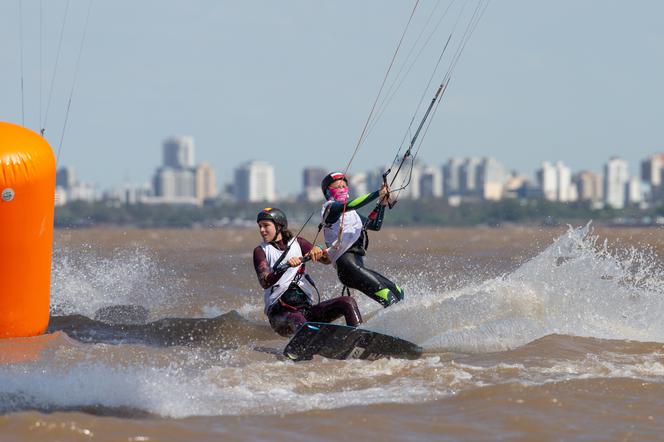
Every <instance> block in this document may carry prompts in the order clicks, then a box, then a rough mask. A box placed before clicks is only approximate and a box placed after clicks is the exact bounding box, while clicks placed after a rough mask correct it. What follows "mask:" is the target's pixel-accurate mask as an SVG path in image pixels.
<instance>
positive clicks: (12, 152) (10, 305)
mask: <svg viewBox="0 0 664 442" xmlns="http://www.w3.org/2000/svg"><path fill="white" fill-rule="evenodd" d="M54 206H55V157H54V155H53V151H52V149H51V146H50V145H49V144H48V143H47V142H46V140H45V139H44V138H42V137H41V136H40V135H38V134H37V133H35V132H33V131H31V130H29V129H26V128H24V127H21V126H17V125H15V124H11V123H3V122H0V338H7V337H21V336H34V335H39V334H42V333H44V331H46V327H48V318H49V308H50V296H49V292H50V285H51V254H52V248H53V212H54Z"/></svg>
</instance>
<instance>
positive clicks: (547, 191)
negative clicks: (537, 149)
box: [537, 161, 558, 201]
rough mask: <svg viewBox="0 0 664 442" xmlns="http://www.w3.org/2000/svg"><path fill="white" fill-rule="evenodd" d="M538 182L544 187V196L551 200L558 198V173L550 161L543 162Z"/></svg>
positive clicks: (538, 172) (538, 174) (541, 187)
mask: <svg viewBox="0 0 664 442" xmlns="http://www.w3.org/2000/svg"><path fill="white" fill-rule="evenodd" d="M537 184H538V185H539V187H540V189H542V197H543V198H544V199H546V200H549V201H556V200H557V199H558V173H557V171H556V167H555V166H554V165H552V164H551V163H549V162H548V161H543V162H542V167H541V168H540V169H539V170H538V171H537Z"/></svg>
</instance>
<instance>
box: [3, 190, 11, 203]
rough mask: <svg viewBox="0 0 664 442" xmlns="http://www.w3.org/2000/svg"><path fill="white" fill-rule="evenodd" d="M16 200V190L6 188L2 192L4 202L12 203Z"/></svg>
mask: <svg viewBox="0 0 664 442" xmlns="http://www.w3.org/2000/svg"><path fill="white" fill-rule="evenodd" d="M13 199H14V189H11V188H9V187H8V188H6V189H4V190H3V191H2V201H5V202H7V203H8V202H10V201H11V200H13Z"/></svg>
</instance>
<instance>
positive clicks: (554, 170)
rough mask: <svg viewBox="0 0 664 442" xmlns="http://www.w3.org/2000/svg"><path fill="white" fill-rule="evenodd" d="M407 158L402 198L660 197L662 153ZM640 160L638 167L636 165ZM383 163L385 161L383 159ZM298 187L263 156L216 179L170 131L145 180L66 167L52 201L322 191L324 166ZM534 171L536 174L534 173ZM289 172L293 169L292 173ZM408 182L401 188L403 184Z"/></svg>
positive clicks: (621, 202)
mask: <svg viewBox="0 0 664 442" xmlns="http://www.w3.org/2000/svg"><path fill="white" fill-rule="evenodd" d="M410 163H413V160H412V159H411V160H409V161H408V162H406V163H405V164H404V165H403V166H404V167H395V165H392V171H393V172H395V171H396V170H397V169H398V170H399V171H400V174H399V176H397V177H396V179H395V177H394V173H393V174H392V175H391V176H390V177H389V178H388V179H389V180H390V181H391V182H392V183H393V186H392V188H393V189H398V194H399V197H400V198H405V199H420V198H437V199H440V198H445V199H446V200H447V202H448V203H449V204H451V205H458V204H460V203H462V202H473V201H499V200H501V199H504V198H526V199H528V198H541V199H545V200H549V201H559V202H575V201H587V202H589V203H591V206H592V207H593V208H602V207H603V206H605V205H607V206H610V207H613V208H615V209H622V208H624V207H626V206H635V205H638V206H640V207H641V205H642V204H645V206H642V207H648V206H649V205H650V204H657V203H659V202H661V201H662V199H663V197H664V186H662V182H664V153H658V154H655V155H651V156H648V157H646V158H644V159H641V161H640V162H639V164H638V165H637V172H636V174H632V173H631V171H630V166H629V162H628V161H626V160H624V159H621V158H619V157H610V158H608V159H607V160H606V162H605V163H604V166H603V173H596V172H593V171H589V170H580V171H579V170H574V171H573V170H572V168H570V167H569V166H567V165H566V164H565V163H564V162H563V161H561V160H556V161H555V162H550V161H547V160H545V161H542V162H541V163H540V168H539V169H537V170H536V171H535V173H534V174H533V175H531V176H527V175H525V174H523V173H521V172H519V171H516V170H513V169H511V168H510V167H509V166H507V167H506V166H505V165H504V164H503V163H502V162H501V161H500V160H498V159H496V158H493V157H487V156H483V157H451V158H448V160H447V161H446V162H445V163H444V164H442V165H430V164H426V163H423V162H422V161H419V160H418V161H416V162H414V164H410ZM639 166H640V167H639ZM385 169H387V167H385ZM301 172H302V173H301V183H302V185H301V187H300V188H299V190H298V191H296V192H294V193H291V194H283V193H281V194H280V193H279V192H277V190H276V189H277V182H276V180H275V175H274V166H273V165H272V164H271V163H269V162H266V161H260V160H249V161H245V162H242V163H240V164H239V165H236V166H235V169H234V177H233V181H232V182H230V183H229V182H227V183H224V184H221V186H219V187H217V184H216V183H217V181H216V171H215V169H214V167H212V166H211V165H210V164H209V163H208V162H207V161H203V162H201V163H198V164H197V163H196V161H195V140H194V137H192V136H190V135H184V136H170V137H168V138H166V139H165V140H164V141H163V143H162V162H161V164H160V165H158V166H157V168H156V169H155V171H154V175H153V177H152V180H151V183H145V184H139V185H136V184H135V183H134V184H131V183H123V184H122V185H121V186H115V187H114V188H113V189H105V190H104V191H103V192H99V193H98V192H96V189H95V185H94V183H90V182H85V181H83V182H78V181H77V180H76V178H75V177H76V174H75V171H74V169H73V168H71V167H61V168H59V169H58V173H57V180H56V181H57V182H56V185H57V189H58V190H57V196H56V200H57V201H58V204H59V205H61V204H65V203H67V202H68V201H74V200H88V201H93V200H96V199H99V198H100V197H101V199H117V200H119V201H122V202H125V203H130V204H131V203H136V202H141V203H147V204H160V203H166V204H187V205H202V204H204V203H205V201H210V202H212V201H217V202H223V201H226V202H228V201H239V202H266V203H272V202H278V201H288V200H305V201H309V202H316V201H318V200H320V199H321V194H320V187H319V183H320V180H321V179H322V177H323V176H324V175H326V173H327V172H326V170H325V169H322V168H320V167H317V166H307V167H305V168H304V169H303V170H302V171H301ZM382 174H383V169H381V168H378V169H376V168H373V169H368V170H365V171H362V172H355V173H350V174H349V175H348V183H349V186H350V188H351V192H353V193H354V194H356V195H362V194H365V193H368V192H371V191H372V190H374V189H376V188H378V187H379V186H380V185H381V183H382ZM533 177H534V179H533ZM292 178H293V176H291V179H292ZM406 181H407V182H408V183H409V184H408V186H407V187H406V188H404V187H402V186H403V185H404V183H405V182H406Z"/></svg>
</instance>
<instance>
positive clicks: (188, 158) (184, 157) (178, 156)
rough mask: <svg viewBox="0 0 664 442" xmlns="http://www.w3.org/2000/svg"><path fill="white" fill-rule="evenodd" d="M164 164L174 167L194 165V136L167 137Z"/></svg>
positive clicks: (182, 167) (181, 167)
mask: <svg viewBox="0 0 664 442" xmlns="http://www.w3.org/2000/svg"><path fill="white" fill-rule="evenodd" d="M163 166H164V167H170V168H172V169H185V168H191V167H194V138H193V137H189V136H182V137H170V138H168V139H166V140H165V141H164V163H163Z"/></svg>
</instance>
